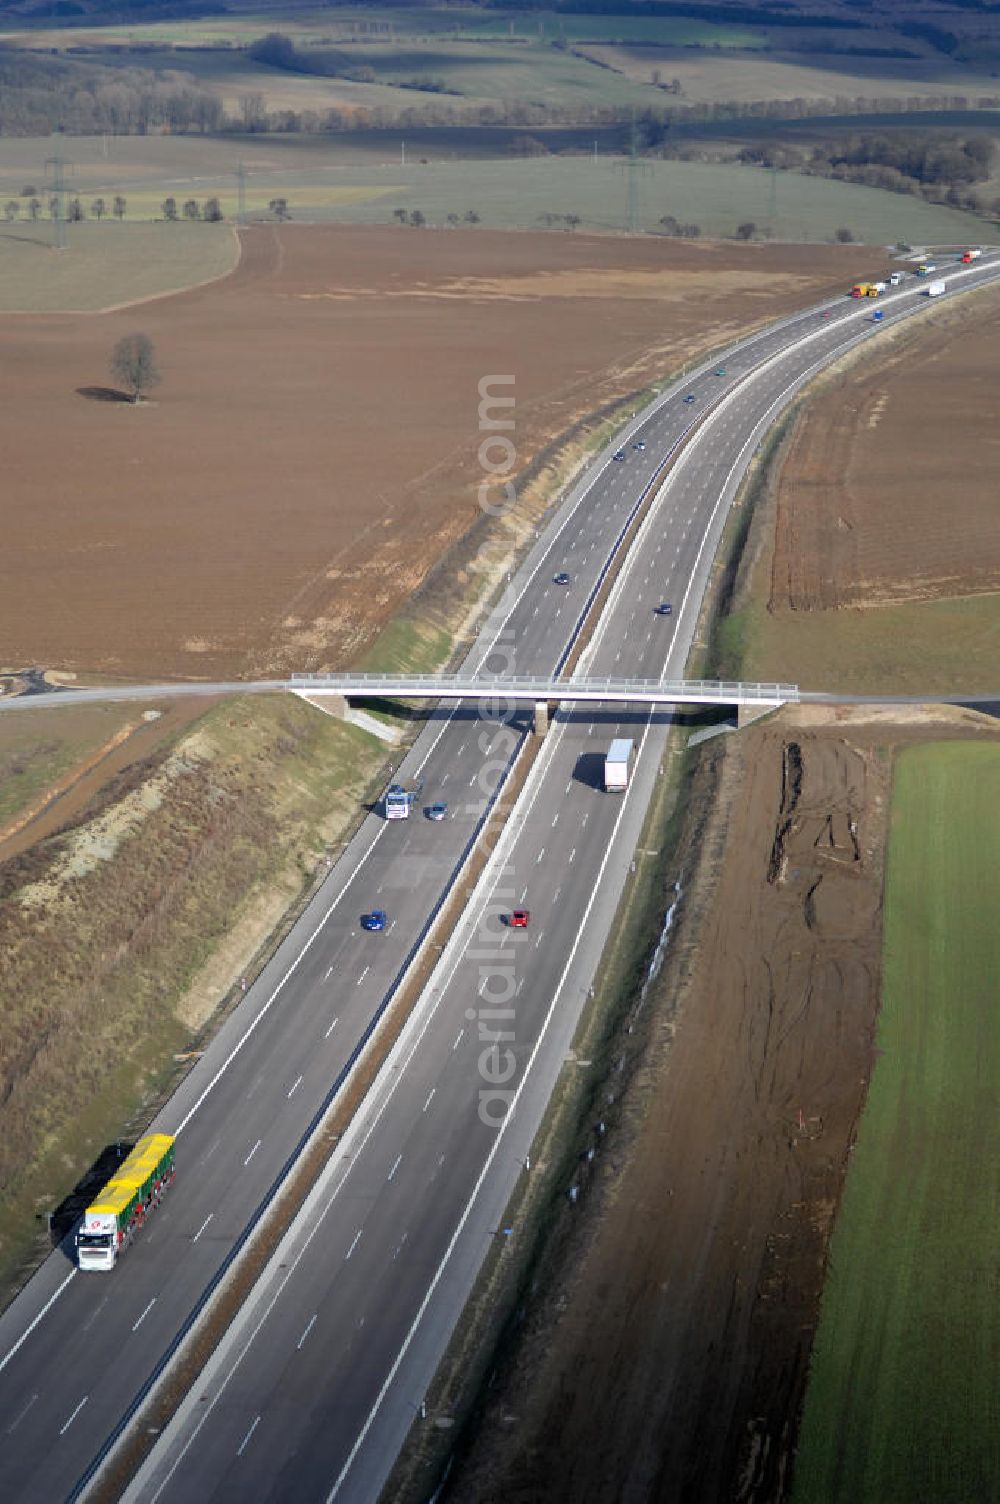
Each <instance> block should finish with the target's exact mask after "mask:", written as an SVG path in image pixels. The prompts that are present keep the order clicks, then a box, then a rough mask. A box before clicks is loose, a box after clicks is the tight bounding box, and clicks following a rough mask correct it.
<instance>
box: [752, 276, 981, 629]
mask: <svg viewBox="0 0 1000 1504" xmlns="http://www.w3.org/2000/svg"><path fill="white" fill-rule="evenodd" d="M998 347H1000V292H997V291H990V292H982V293H977V294H976V296H975V297H974V298H966V299H964V300H962V301H959V302H956V303H952V304H946V303H945V304H942V305H941V306H940V307H939V308H937V309H935V311H934V313H933V315H932V316H931V322H930V323H928V322H927V321H925V320H921V321H920V325H919V328H916V329H913V330H911V331H910V332H909V333H907V334H902V335H900V336H899V337H898V338H895V339H893V338H890V339H889V340H888V341H887V342H886V343H885V344H879V345H878V346H876V347H875V349H873V350H872V352H871V354H870V355H868V356H866V357H865V358H864V359H863V360H862V361H861V362H856V361H855V362H852V363H851V364H849V365H848V366H847V367H846V368H845V369H844V370H843V371H842V373H841V374H840V375H838V376H837V377H835V378H834V379H832V380H831V381H830V382H829V383H828V384H827V386H826V388H825V390H824V391H823V392H822V393H821V394H819V395H818V396H817V397H816V399H815V400H814V401H812V402H810V404H809V406H808V407H807V408H805V409H804V411H803V414H802V416H801V418H800V419H799V422H798V426H797V428H796V431H795V434H794V437H793V440H792V443H791V447H790V451H789V454H788V458H787V459H786V461H785V464H784V466H783V469H782V474H781V482H780V488H779V495H778V518H777V529H776V539H775V554H774V564H773V570H772V582H771V601H770V605H771V609H772V611H782V610H791V611H812V610H817V609H824V608H829V607H838V606H853V605H883V604H887V603H889V602H893V601H904V600H926V599H930V598H933V597H940V596H954V595H973V594H977V593H983V592H986V591H995V590H998V589H1000V527H998V525H997V476H998V459H997V449H996V444H997V441H996V437H995V431H996V421H997V411H996V370H997V358H996V352H997V349H998Z"/></svg>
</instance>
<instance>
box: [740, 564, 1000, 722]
mask: <svg viewBox="0 0 1000 1504" xmlns="http://www.w3.org/2000/svg"><path fill="white" fill-rule="evenodd" d="M761 585H762V587H763V591H764V593H763V594H762V595H761V596H759V597H755V599H754V601H753V602H752V603H751V604H750V605H749V606H747V607H744V608H743V609H742V610H740V611H738V612H737V613H735V616H734V617H733V618H731V620H730V622H728V623H727V624H726V627H725V631H724V634H723V635H724V636H725V635H726V633H728V635H729V639H730V646H731V648H732V650H733V656H734V664H735V662H736V660H741V661H742V668H741V672H744V673H745V674H746V676H747V677H749V678H753V679H756V678H758V677H760V678H763V679H768V680H770V679H781V680H790V681H791V682H792V683H795V684H801V685H802V687H803V688H804V689H825V690H831V691H833V690H842V691H844V692H853V693H856V694H880V693H882V692H885V693H894V694H922V693H924V692H926V693H928V694H933V693H934V692H935V691H937V692H939V693H942V694H961V693H968V694H976V693H979V694H989V693H992V691H993V690H994V689H996V688H997V679H998V674H997V667H996V665H997V661H998V655H1000V598H998V597H997V596H995V595H971V596H964V597H962V596H956V597H954V598H953V599H950V600H939V601H906V602H903V603H902V604H900V605H897V606H880V607H878V608H877V609H872V610H868V611H862V610H843V611H837V612H830V611H814V612H808V611H797V612H794V613H789V612H784V611H782V612H777V613H775V614H773V615H772V614H771V613H770V612H768V610H767V599H766V589H767V581H765V580H762V581H761ZM793 617H794V619H792V618H793ZM831 617H832V618H833V620H831Z"/></svg>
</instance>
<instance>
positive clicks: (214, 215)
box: [205, 198, 222, 225]
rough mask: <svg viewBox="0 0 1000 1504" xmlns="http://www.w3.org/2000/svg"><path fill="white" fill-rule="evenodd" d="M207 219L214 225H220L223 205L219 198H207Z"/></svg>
mask: <svg viewBox="0 0 1000 1504" xmlns="http://www.w3.org/2000/svg"><path fill="white" fill-rule="evenodd" d="M205 218H206V219H207V220H208V222H209V224H212V225H216V224H218V222H219V220H220V219H221V218H222V205H221V204H220V203H219V200H218V199H217V198H207V199H206V200H205Z"/></svg>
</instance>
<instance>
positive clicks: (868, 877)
mask: <svg viewBox="0 0 1000 1504" xmlns="http://www.w3.org/2000/svg"><path fill="white" fill-rule="evenodd" d="M996 734H997V733H996V731H995V730H994V729H993V724H992V723H990V722H988V721H986V720H985V718H980V717H978V716H974V715H973V714H971V713H967V712H954V713H952V712H942V714H941V717H940V718H939V719H938V720H937V722H933V721H932V720H931V719H930V717H928V716H927V715H926V714H925V713H924V712H915V713H914V714H913V715H912V717H910V723H909V724H908V725H905V726H899V725H898V724H896V723H894V721H892V720H890V719H889V718H888V717H884V716H882V715H880V713H879V712H873V713H871V714H870V715H869V717H868V719H862V718H861V717H860V716H858V715H856V714H852V713H847V712H844V713H838V714H837V715H836V716H834V715H833V713H831V712H828V711H819V710H817V711H805V710H801V711H797V712H795V713H791V712H787V711H786V712H783V713H782V715H781V716H780V717H778V718H775V719H773V720H771V721H769V722H767V723H765V724H764V725H762V726H760V727H756V728H752V729H751V730H750V731H748V732H745V733H742V734H741V735H740V737H739V738H738V739H737V738H730V739H729V740H728V741H727V742H726V744H725V747H724V749H723V748H718V747H717V749H716V750H715V751H714V752H712V753H710V754H709V756H708V760H707V761H708V762H709V763H710V762H712V761H714V760H717V759H721V760H722V766H721V769H720V770H719V776H718V785H717V787H716V782H715V778H714V777H713V776H711V773H710V769H709V767H708V766H707V764H706V766H705V767H703V770H702V774H701V775H700V778H699V786H698V788H697V789H696V791H695V796H694V797H695V800H696V801H701V803H702V806H703V807H705V805H706V802H707V803H708V804H711V805H713V810H712V814H711V817H710V823H709V827H708V829H707V831H706V833H705V835H704V838H703V839H702V841H701V842H700V852H701V860H700V861H699V860H697V859H696V854H695V853H694V852H690V851H689V852H688V853H687V860H688V861H690V862H691V864H692V870H691V872H690V873H688V874H686V875H685V877H684V882H685V888H686V894H687V897H686V909H685V912H684V914H683V916H682V921H681V927H680V932H679V937H678V945H677V948H676V949H675V951H674V952H673V954H672V956H671V958H670V960H669V962H668V965H667V966H666V968H665V970H664V972H663V974H662V976H661V980H660V983H659V985H658V991H657V994H656V996H655V999H654V1001H653V1003H652V1006H653V1008H654V1009H655V1023H654V1026H653V1027H654V1032H653V1038H652V1042H651V1047H650V1049H649V1051H648V1053H647V1056H646V1059H645V1061H644V1065H643V1069H642V1073H641V1075H640V1077H639V1078H638V1079H637V1080H636V1082H635V1083H634V1085H633V1087H632V1088H631V1089H630V1093H629V1097H628V1106H627V1107H626V1114H627V1115H626V1119H625V1123H624V1126H623V1128H622V1130H621V1134H620V1136H616V1137H613V1138H612V1140H611V1142H609V1144H608V1146H607V1149H606V1150H605V1151H604V1153H603V1154H602V1158H601V1169H600V1172H599V1175H598V1177H597V1178H596V1180H595V1181H594V1182H593V1183H592V1184H591V1186H590V1188H589V1190H588V1192H587V1194H586V1198H585V1199H584V1201H583V1202H582V1204H581V1205H580V1206H579V1207H578V1208H576V1209H575V1210H572V1211H569V1210H564V1212H563V1213H562V1219H563V1231H564V1233H565V1240H564V1245H563V1249H562V1254H561V1256H559V1257H558V1258H557V1261H556V1264H555V1266H554V1267H553V1268H551V1269H549V1270H548V1272H547V1285H546V1289H547V1290H548V1292H549V1294H548V1296H547V1298H545V1299H543V1300H542V1301H541V1302H540V1304H539V1305H538V1306H537V1307H533V1308H532V1315H531V1317H530V1322H531V1325H530V1328H529V1330H528V1332H527V1334H526V1338H525V1341H524V1343H523V1345H521V1346H520V1347H518V1348H517V1349H516V1350H515V1352H514V1355H513V1358H512V1360H510V1361H508V1364H507V1366H506V1367H505V1368H502V1369H501V1371H500V1374H499V1378H498V1382H497V1383H496V1385H495V1387H494V1389H493V1391H492V1398H491V1400H490V1403H489V1405H488V1408H487V1412H486V1414H485V1417H484V1418H483V1423H482V1424H481V1425H480V1426H479V1428H478V1431H477V1440H476V1443H475V1446H474V1449H473V1451H472V1453H471V1455H470V1457H469V1458H468V1459H467V1460H466V1462H465V1464H464V1466H460V1467H459V1468H458V1470H457V1472H456V1474H455V1476H454V1480H453V1482H452V1483H451V1485H450V1486H449V1488H448V1490H447V1493H446V1498H447V1500H448V1501H449V1504H454V1501H460V1504H486V1501H490V1504H492V1501H497V1504H499V1501H501V1500H503V1501H504V1504H510V1501H528V1500H532V1501H533V1500H539V1501H541V1500H546V1501H560V1500H565V1501H567V1504H569V1501H571V1500H572V1501H574V1504H580V1501H593V1504H605V1501H607V1504H610V1501H617V1500H628V1501H631V1500H635V1501H639V1500H643V1501H646V1500H650V1499H656V1500H662V1501H663V1504H679V1501H699V1504H702V1501H704V1504H709V1501H711V1504H716V1501H721V1500H740V1501H757V1504H763V1501H765V1500H767V1501H769V1500H773V1499H776V1498H778V1497H780V1494H781V1487H782V1482H783V1480H785V1478H786V1476H787V1471H788V1466H789V1462H790V1439H791V1437H792V1434H793V1429H794V1423H795V1418H796V1414H797V1410H798V1406H799V1404H800V1401H801V1396H802V1391H803V1385H804V1380H805V1376H806V1368H807V1363H808V1357H809V1351H810V1345H811V1340H812V1333H813V1330H814V1326H815V1321H816V1316H817V1309H818V1300H819V1294H820V1288H821V1282H822V1273H823V1267H824V1260H825V1252H826V1241H827V1236H828V1232H829V1229H830V1226H831V1222H832V1218H833V1214H834V1211H835V1208H836V1205H837V1202H838V1199H839V1196H840V1192H841V1187H842V1179H843V1175H844V1172H845V1169H846V1164H847V1158H848V1154H849V1149H850V1144H851V1141H852V1137H853V1133H854V1127H855V1123H856V1121H857V1118H858V1114H859V1111H860V1108H861V1105H862V1102H863V1097H864V1092H865V1087H866V1083H867V1079H868V1075H869V1072H870V1067H871V1063H872V1041H873V1028H874V1018H875V1010H876V1004H877V991H878V973H879V956H880V939H881V895H882V868H883V855H884V841H885V816H886V810H887V793H888V788H889V778H890V772H891V755H890V753H891V748H892V747H893V746H894V745H896V744H898V743H899V742H901V741H904V740H909V739H914V738H926V737H929V736H936V737H940V736H941V735H949V736H951V735H955V736H968V735H996ZM723 841H724V842H725V852H726V858H725V862H724V864H722V863H720V854H721V853H722V850H723Z"/></svg>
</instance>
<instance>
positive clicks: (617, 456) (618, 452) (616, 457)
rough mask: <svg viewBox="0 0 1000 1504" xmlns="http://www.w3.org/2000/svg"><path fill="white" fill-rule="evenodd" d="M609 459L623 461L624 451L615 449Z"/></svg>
mask: <svg viewBox="0 0 1000 1504" xmlns="http://www.w3.org/2000/svg"><path fill="white" fill-rule="evenodd" d="M611 458H612V459H613V460H623V459H624V458H625V451H624V449H616V450H615V452H614V454H613V455H612V456H611Z"/></svg>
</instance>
